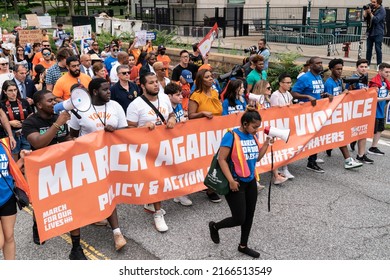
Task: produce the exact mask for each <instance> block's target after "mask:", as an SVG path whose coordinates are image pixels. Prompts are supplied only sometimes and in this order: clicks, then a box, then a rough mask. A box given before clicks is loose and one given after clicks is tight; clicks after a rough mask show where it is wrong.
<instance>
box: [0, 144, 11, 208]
mask: <svg viewBox="0 0 390 280" xmlns="http://www.w3.org/2000/svg"><path fill="white" fill-rule="evenodd" d="M0 172H1V174H0V176H2V177H3V178H4V179H5V180H7V182H8V185H9V186H10V187H11V188H13V187H14V181H13V179H12V176H11V175H10V174H9V170H8V156H7V154H6V153H5V150H4V147H3V145H1V144H0ZM3 178H0V207H1V206H3V205H4V204H5V203H6V202H7V201H8V200H9V199H10V198H11V196H12V195H13V193H12V191H11V190H10V188H9V187H8V185H7V184H6V183H5V182H4V180H3Z"/></svg>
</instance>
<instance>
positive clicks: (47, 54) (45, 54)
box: [42, 53, 51, 56]
mask: <svg viewBox="0 0 390 280" xmlns="http://www.w3.org/2000/svg"><path fill="white" fill-rule="evenodd" d="M42 55H44V56H49V55H51V53H42Z"/></svg>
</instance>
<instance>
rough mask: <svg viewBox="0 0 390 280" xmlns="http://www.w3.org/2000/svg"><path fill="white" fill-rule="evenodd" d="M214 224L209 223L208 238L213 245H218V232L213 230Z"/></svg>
mask: <svg viewBox="0 0 390 280" xmlns="http://www.w3.org/2000/svg"><path fill="white" fill-rule="evenodd" d="M214 225H215V222H210V223H209V229H210V237H211V240H213V242H214V243H215V244H218V243H219V233H218V230H217V229H216V228H215V226H214Z"/></svg>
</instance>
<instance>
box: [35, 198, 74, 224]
mask: <svg viewBox="0 0 390 280" xmlns="http://www.w3.org/2000/svg"><path fill="white" fill-rule="evenodd" d="M42 216H43V222H44V224H45V231H49V230H51V229H54V228H57V227H60V226H63V225H65V224H67V223H70V222H72V221H73V217H72V210H71V209H68V207H67V205H66V204H63V205H59V206H57V207H54V208H52V209H49V210H47V211H45V212H43V214H42Z"/></svg>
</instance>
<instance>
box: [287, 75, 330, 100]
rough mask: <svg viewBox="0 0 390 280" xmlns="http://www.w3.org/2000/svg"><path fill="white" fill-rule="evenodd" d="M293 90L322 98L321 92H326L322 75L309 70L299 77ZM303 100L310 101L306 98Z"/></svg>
mask: <svg viewBox="0 0 390 280" xmlns="http://www.w3.org/2000/svg"><path fill="white" fill-rule="evenodd" d="M291 91H292V92H298V93H300V94H304V95H310V96H313V97H314V98H315V99H321V94H322V93H324V83H323V82H322V77H321V76H320V75H314V74H313V73H312V72H310V71H309V72H307V73H306V74H304V75H302V76H301V77H299V79H298V80H297V82H296V83H295V84H294V86H293V88H292V90H291ZM302 101H305V102H306V101H309V99H307V98H304V99H302Z"/></svg>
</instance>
